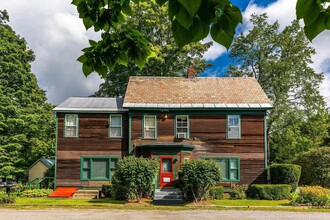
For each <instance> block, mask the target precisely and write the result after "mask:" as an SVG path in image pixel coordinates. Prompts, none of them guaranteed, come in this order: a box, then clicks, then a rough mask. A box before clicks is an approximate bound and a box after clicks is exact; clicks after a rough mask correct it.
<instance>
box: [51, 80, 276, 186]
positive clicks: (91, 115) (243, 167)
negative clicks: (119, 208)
mask: <svg viewBox="0 0 330 220" xmlns="http://www.w3.org/2000/svg"><path fill="white" fill-rule="evenodd" d="M270 108H271V104H270V101H269V99H268V98H267V96H266V94H265V93H264V91H263V90H262V88H261V87H260V85H259V84H258V82H257V81H256V80H255V79H254V78H229V77H228V78H224V77H223V78H214V77H205V78H202V77H194V76H193V75H190V77H188V78H184V77H131V78H130V80H129V83H128V87H127V90H126V94H125V99H124V100H123V99H122V98H69V99H68V100H66V101H65V102H63V103H61V104H60V105H59V106H57V107H56V108H55V109H54V111H55V112H56V116H57V155H56V156H57V163H56V185H57V186H75V187H99V186H100V185H102V184H103V183H105V182H109V181H110V180H111V175H112V173H113V171H114V170H115V168H116V163H117V162H118V161H119V160H120V159H121V158H122V157H124V156H126V155H135V156H143V157H150V158H155V159H158V160H159V163H160V170H159V175H158V178H157V182H156V183H157V187H171V186H173V184H174V181H175V179H177V173H178V171H179V170H180V167H181V165H182V163H184V162H185V161H187V160H192V159H195V158H205V159H214V160H217V161H218V162H219V164H220V166H221V168H222V171H223V176H224V178H223V180H222V183H221V184H224V185H230V184H231V183H244V184H251V183H262V182H265V180H266V175H265V169H266V168H267V146H266V143H267V141H266V120H265V117H266V112H267V110H268V109H270Z"/></svg>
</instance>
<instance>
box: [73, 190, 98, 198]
mask: <svg viewBox="0 0 330 220" xmlns="http://www.w3.org/2000/svg"><path fill="white" fill-rule="evenodd" d="M73 198H74V199H98V198H99V191H98V190H89V189H88V190H86V189H85V190H84V189H79V190H78V191H76V192H75V193H74V194H73Z"/></svg>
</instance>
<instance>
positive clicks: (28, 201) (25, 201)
mask: <svg viewBox="0 0 330 220" xmlns="http://www.w3.org/2000/svg"><path fill="white" fill-rule="evenodd" d="M125 203H126V202H125V201H118V200H113V199H57V198H56V199H55V198H47V197H41V198H17V199H16V203H15V204H17V205H93V204H109V205H110V204H112V205H113V204H125Z"/></svg>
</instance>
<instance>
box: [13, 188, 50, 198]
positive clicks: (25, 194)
mask: <svg viewBox="0 0 330 220" xmlns="http://www.w3.org/2000/svg"><path fill="white" fill-rule="evenodd" d="M51 192H53V190H51V189H28V190H25V191H22V192H20V193H19V194H17V196H19V197H22V198H35V197H44V196H48V195H49V194H50V193H51Z"/></svg>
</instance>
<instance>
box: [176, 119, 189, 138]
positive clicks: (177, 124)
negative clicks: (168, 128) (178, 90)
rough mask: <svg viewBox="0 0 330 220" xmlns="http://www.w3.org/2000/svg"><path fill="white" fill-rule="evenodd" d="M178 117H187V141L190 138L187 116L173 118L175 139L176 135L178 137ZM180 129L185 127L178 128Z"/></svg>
mask: <svg viewBox="0 0 330 220" xmlns="http://www.w3.org/2000/svg"><path fill="white" fill-rule="evenodd" d="M178 117H187V138H186V139H189V138H190V126H189V125H190V123H189V115H176V116H175V135H176V137H175V138H177V135H178ZM180 128H185V127H180Z"/></svg>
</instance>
